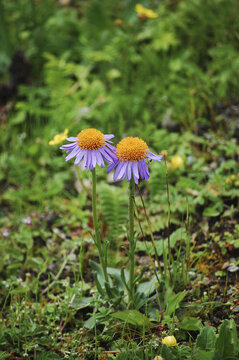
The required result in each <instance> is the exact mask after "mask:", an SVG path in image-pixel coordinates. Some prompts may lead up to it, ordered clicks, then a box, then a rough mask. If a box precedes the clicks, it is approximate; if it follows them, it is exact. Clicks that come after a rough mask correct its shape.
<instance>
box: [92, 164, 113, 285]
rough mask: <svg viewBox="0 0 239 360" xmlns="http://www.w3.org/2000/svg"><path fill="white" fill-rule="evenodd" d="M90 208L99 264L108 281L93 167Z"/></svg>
mask: <svg viewBox="0 0 239 360" xmlns="http://www.w3.org/2000/svg"><path fill="white" fill-rule="evenodd" d="M92 208H93V222H94V229H95V243H96V246H97V248H98V251H99V257H100V262H101V266H102V269H103V272H104V277H105V281H106V282H108V281H109V279H108V274H107V271H106V267H107V264H106V263H105V257H104V254H103V249H102V247H101V240H100V229H99V223H98V217H97V211H96V173H95V168H94V169H93V170H92Z"/></svg>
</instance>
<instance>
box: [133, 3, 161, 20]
mask: <svg viewBox="0 0 239 360" xmlns="http://www.w3.org/2000/svg"><path fill="white" fill-rule="evenodd" d="M135 11H136V12H137V14H138V17H139V18H140V19H155V18H157V17H158V14H156V13H155V12H154V11H153V10H151V9H146V8H145V7H143V5H141V4H137V5H136V6H135Z"/></svg>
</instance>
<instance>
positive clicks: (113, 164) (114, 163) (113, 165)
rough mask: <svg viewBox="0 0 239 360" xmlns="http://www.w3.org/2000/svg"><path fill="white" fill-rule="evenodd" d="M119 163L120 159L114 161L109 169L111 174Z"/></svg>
mask: <svg viewBox="0 0 239 360" xmlns="http://www.w3.org/2000/svg"><path fill="white" fill-rule="evenodd" d="M118 163H119V160H118V161H116V162H112V163H111V164H110V165H109V167H108V169H107V174H109V173H110V172H111V171H112V170H113V169H114V168H115V167H116V166H117V165H118Z"/></svg>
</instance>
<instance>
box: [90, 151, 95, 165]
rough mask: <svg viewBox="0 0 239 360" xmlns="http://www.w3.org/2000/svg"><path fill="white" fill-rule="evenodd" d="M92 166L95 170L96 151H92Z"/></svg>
mask: <svg viewBox="0 0 239 360" xmlns="http://www.w3.org/2000/svg"><path fill="white" fill-rule="evenodd" d="M91 158H92V165H93V167H94V168H95V165H96V150H92V151H91Z"/></svg>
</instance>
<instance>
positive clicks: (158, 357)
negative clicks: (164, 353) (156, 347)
mask: <svg viewBox="0 0 239 360" xmlns="http://www.w3.org/2000/svg"><path fill="white" fill-rule="evenodd" d="M154 360H164V359H163V358H162V357H161V356H159V355H157V356H155V358H154Z"/></svg>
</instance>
